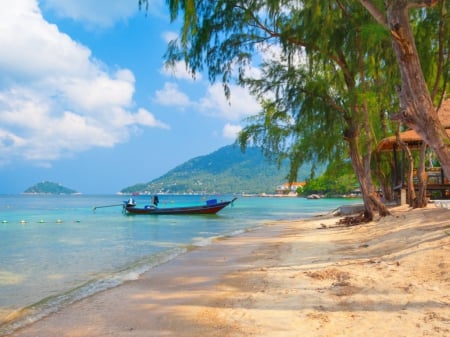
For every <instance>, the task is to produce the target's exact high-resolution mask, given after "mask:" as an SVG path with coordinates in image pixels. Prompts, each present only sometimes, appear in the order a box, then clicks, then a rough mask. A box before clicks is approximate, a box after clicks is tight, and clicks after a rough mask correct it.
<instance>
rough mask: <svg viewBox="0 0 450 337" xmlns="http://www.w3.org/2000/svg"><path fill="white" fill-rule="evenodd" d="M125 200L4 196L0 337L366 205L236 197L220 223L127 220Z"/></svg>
mask: <svg viewBox="0 0 450 337" xmlns="http://www.w3.org/2000/svg"><path fill="white" fill-rule="evenodd" d="M128 197H129V196H126V195H84V194H79V195H29V194H26V195H0V336H2V335H6V334H9V333H11V332H12V331H14V330H15V329H17V328H20V327H21V326H24V325H26V324H30V323H32V322H34V321H37V320H39V319H40V318H42V317H45V316H46V315H48V314H50V313H53V312H55V311H58V310H59V309H61V308H63V307H65V306H67V305H69V304H71V303H73V302H75V301H77V300H80V299H82V298H85V297H88V296H91V295H93V294H95V293H97V292H99V291H103V290H106V289H108V288H112V287H115V286H118V285H120V284H122V283H123V282H125V281H127V280H134V279H137V278H138V277H139V276H140V275H141V274H142V273H144V272H146V271H149V270H151V269H152V268H154V267H157V266H158V265H161V264H162V263H165V262H167V261H169V260H171V259H173V258H176V257H177V256H178V255H180V254H183V253H185V252H187V251H188V250H190V249H195V247H200V246H204V245H209V244H212V243H213V242H214V240H215V239H217V238H221V237H226V236H234V235H238V234H240V233H243V232H245V231H249V230H252V229H255V228H259V227H261V226H264V225H266V224H268V223H270V222H273V221H278V220H293V219H304V218H309V217H312V216H315V215H318V214H324V213H328V212H331V211H333V210H334V209H336V208H338V207H339V206H342V205H348V204H356V203H361V199H344V198H342V199H341V198H339V199H318V200H309V199H306V198H296V197H289V198H280V197H255V196H252V197H247V196H246V197H242V196H237V197H238V199H237V200H236V201H235V202H234V203H233V204H232V205H230V206H228V207H226V208H225V209H223V210H222V211H220V212H219V213H218V214H216V215H124V214H123V213H122V207H121V206H120V205H121V204H122V203H123V201H125V200H127V199H128ZM233 197H234V196H233V195H164V194H162V195H159V200H160V206H161V207H167V206H182V205H194V204H204V203H205V202H206V200H208V199H217V200H218V201H222V200H223V201H226V200H231V199H232V198H233ZM133 198H134V199H135V200H136V202H137V205H138V206H141V207H142V206H144V205H146V204H150V203H151V196H149V195H138V196H133ZM99 206H110V207H99ZM96 207H97V208H96ZM94 208H96V209H95V210H94Z"/></svg>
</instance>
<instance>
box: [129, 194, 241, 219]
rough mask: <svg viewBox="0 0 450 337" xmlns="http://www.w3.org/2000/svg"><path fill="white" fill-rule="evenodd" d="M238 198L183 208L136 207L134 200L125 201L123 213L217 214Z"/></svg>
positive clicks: (208, 201) (214, 200) (209, 201)
mask: <svg viewBox="0 0 450 337" xmlns="http://www.w3.org/2000/svg"><path fill="white" fill-rule="evenodd" d="M236 199H237V198H233V199H232V200H229V201H221V202H217V199H211V200H207V201H206V204H204V205H197V206H182V207H158V206H156V205H147V206H144V207H136V203H135V202H134V200H133V199H132V198H130V199H129V200H128V201H124V204H123V211H124V213H126V214H154V215H166V214H172V215H177V214H215V213H217V212H219V211H220V210H222V209H223V208H225V207H227V206H228V205H230V204H232V203H233V202H234V201H235V200H236Z"/></svg>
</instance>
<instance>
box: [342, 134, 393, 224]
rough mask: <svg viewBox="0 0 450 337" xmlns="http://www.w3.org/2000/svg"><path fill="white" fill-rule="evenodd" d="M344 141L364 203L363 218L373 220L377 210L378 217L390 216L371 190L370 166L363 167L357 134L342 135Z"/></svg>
mask: <svg viewBox="0 0 450 337" xmlns="http://www.w3.org/2000/svg"><path fill="white" fill-rule="evenodd" d="M344 137H345V140H346V141H347V143H348V145H349V153H350V159H351V162H352V167H353V170H354V172H355V173H356V177H357V178H358V181H359V185H360V188H361V194H362V198H363V201H364V208H365V211H364V217H365V219H366V220H367V221H371V220H373V217H374V213H375V210H376V209H377V210H378V212H379V214H380V216H387V215H390V212H389V210H388V209H387V207H386V205H385V204H383V203H382V202H381V200H380V199H379V198H378V196H377V194H376V192H375V190H374V189H373V183H372V177H371V174H370V165H369V167H367V168H366V167H365V165H364V164H363V160H362V159H361V156H360V154H359V147H358V140H357V132H356V131H353V132H352V131H348V130H347V132H346V134H345V135H344Z"/></svg>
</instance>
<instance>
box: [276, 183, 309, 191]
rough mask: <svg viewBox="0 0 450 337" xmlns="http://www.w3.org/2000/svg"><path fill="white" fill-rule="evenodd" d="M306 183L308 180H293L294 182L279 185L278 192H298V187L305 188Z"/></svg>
mask: <svg viewBox="0 0 450 337" xmlns="http://www.w3.org/2000/svg"><path fill="white" fill-rule="evenodd" d="M305 185H306V182H304V181H300V182H293V183H284V184H283V185H280V186H277V194H289V193H292V192H294V193H295V192H297V189H298V188H299V187H300V188H303V187H304V186H305Z"/></svg>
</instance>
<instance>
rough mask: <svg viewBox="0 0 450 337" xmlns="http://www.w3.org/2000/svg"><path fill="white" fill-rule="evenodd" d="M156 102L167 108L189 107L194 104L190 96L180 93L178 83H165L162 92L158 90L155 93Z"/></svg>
mask: <svg viewBox="0 0 450 337" xmlns="http://www.w3.org/2000/svg"><path fill="white" fill-rule="evenodd" d="M155 101H156V103H158V104H161V105H165V106H178V107H183V108H184V107H188V106H189V105H191V104H192V102H191V101H190V100H189V97H188V95H186V94H185V93H183V92H182V91H180V89H179V87H178V85H177V84H176V83H169V82H166V83H164V88H163V89H162V90H157V91H156V93H155Z"/></svg>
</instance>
